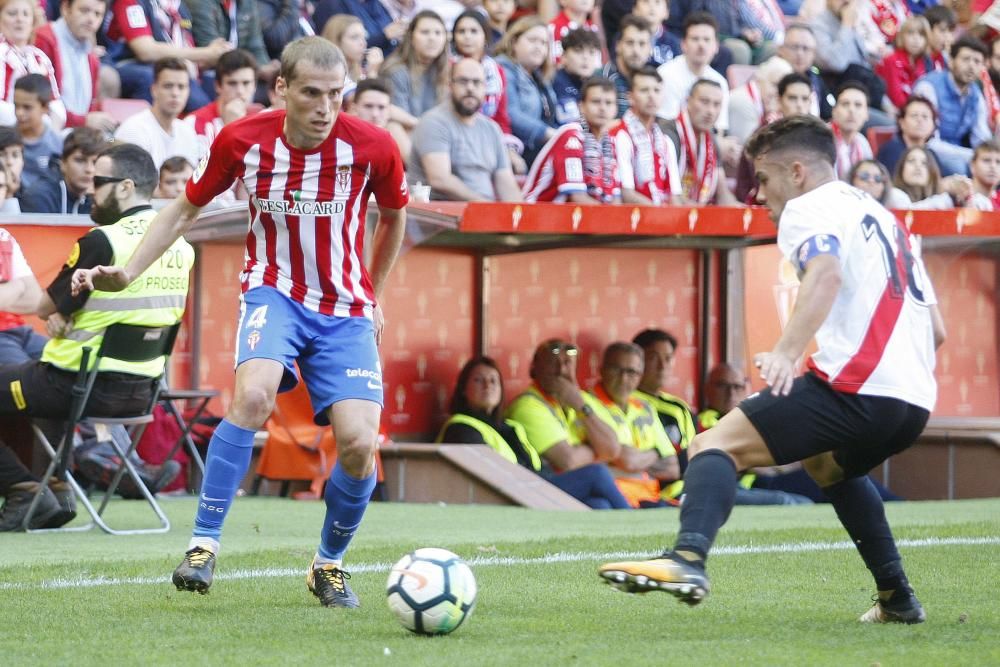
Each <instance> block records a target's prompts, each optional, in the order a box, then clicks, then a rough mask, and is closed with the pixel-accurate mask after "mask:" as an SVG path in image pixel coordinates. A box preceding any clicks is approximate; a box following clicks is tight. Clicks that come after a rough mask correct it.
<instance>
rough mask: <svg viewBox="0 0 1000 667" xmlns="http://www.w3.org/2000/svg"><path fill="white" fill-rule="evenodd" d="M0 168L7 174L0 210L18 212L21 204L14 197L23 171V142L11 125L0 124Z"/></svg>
mask: <svg viewBox="0 0 1000 667" xmlns="http://www.w3.org/2000/svg"><path fill="white" fill-rule="evenodd" d="M0 168H2V169H4V171H6V175H7V189H6V191H5V192H4V193H3V199H0V211H2V212H4V213H20V212H21V204H20V201H19V200H18V199H16V197H17V195H18V193H19V192H20V191H21V174H22V172H24V142H23V141H22V140H21V135H20V134H18V131H17V130H16V129H14V128H13V127H6V126H0Z"/></svg>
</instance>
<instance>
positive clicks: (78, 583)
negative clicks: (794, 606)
mask: <svg viewBox="0 0 1000 667" xmlns="http://www.w3.org/2000/svg"><path fill="white" fill-rule="evenodd" d="M896 544H897V545H898V546H900V547H903V548H918V547H941V546H982V545H1000V536H991V537H923V538H918V539H902V540H897V541H896ZM853 548H854V544H853V543H851V542H848V541H842V542H786V543H784V544H759V545H755V544H739V545H732V546H720V547H718V548H716V549H712V556H713V557H714V556H738V555H746V554H771V553H804V552H808V551H838V550H846V549H853ZM651 555H652V552H650V551H607V552H597V551H571V552H565V551H564V552H558V553H554V554H547V555H545V556H532V557H523V556H474V557H473V558H470V559H468V560H467V562H468V563H469V565H471V566H472V567H493V566H496V565H546V564H549V563H577V562H580V561H606V560H614V559H620V558H624V559H630V558H649V557H650V556H651ZM391 567H392V563H357V564H354V565H350V564H348V569H349V570H350V572H352V573H358V572H388V571H389V569H390V568H391ZM303 576H305V568H304V567H299V568H288V567H281V568H277V567H269V568H261V569H257V568H252V569H245V568H242V569H237V570H230V571H228V572H220V573H219V574H217V575H215V580H216V581H235V580H242V579H253V578H258V577H303ZM168 583H170V577H168V576H163V577H61V578H58V579H50V580H48V581H43V582H41V583H37V584H22V583H16V582H3V583H0V591H6V590H30V589H60V588H92V587H95V586H129V585H146V584H168Z"/></svg>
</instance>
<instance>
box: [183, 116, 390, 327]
mask: <svg viewBox="0 0 1000 667" xmlns="http://www.w3.org/2000/svg"><path fill="white" fill-rule="evenodd" d="M284 122H285V112H284V111H270V112H267V113H260V114H256V115H254V116H248V117H246V118H242V119H240V120H237V121H234V122H232V123H230V124H229V125H226V126H225V127H223V128H222V131H221V132H220V133H219V135H218V137H216V139H215V142H214V143H213V144H212V147H211V150H210V151H209V153H208V155H207V156H206V157H205V159H204V160H202V162H201V164H200V165H199V167H198V169H197V170H195V173H194V175H193V176H192V177H191V180H190V181H188V185H187V198H188V200H189V201H191V203H193V204H195V205H196V206H204V205H206V204H208V203H209V202H210V201H211V200H212V199H213V198H214V197H216V196H217V195H219V194H221V193H222V192H225V191H226V190H227V189H229V187H230V186H232V184H233V182H234V181H235V180H236V179H237V178H238V179H240V180H242V181H243V185H244V186H245V187H246V189H247V192H248V193H250V202H249V206H250V230H249V232H248V233H247V239H246V253H245V264H244V267H243V272H242V273H241V274H240V282H241V284H242V289H243V291H244V292H246V291H247V290H249V289H252V288H254V287H259V286H261V285H267V286H271V287H274V288H275V289H277V290H278V291H279V292H281V293H282V294H284V295H286V296H287V297H289V298H291V299H292V300H294V301H297V302H299V303H301V304H302V305H304V306H305V307H306V308H308V309H310V310H313V311H316V312H319V313H323V314H327V315H336V316H338V317H348V316H351V317H356V316H365V317H370V316H371V311H372V308H373V306H374V305H375V293H374V291H373V289H372V283H371V279H370V278H369V276H368V271H367V270H366V268H365V266H364V263H363V261H362V258H363V256H364V236H365V214H366V212H367V208H368V198H369V196H370V195H372V194H374V195H375V200H376V201H377V202H378V204H379V206H384V207H386V208H391V209H400V208H403V207H404V206H406V203H407V201H408V200H409V192H408V190H407V186H406V178H405V177H404V174H403V162H402V159H401V158H400V156H399V149H398V148H396V142H395V141H393V140H392V137H391V136H389V133H388V132H386V131H385V130H382V129H379V128H377V127H375V126H374V125H371V124H370V123H366V122H365V121H363V120H361V119H359V118H356V117H354V116H349V115H347V114H344V113H341V114H339V115H338V116H337V121H336V123H334V126H333V130H332V131H331V132H330V136H328V137H327V138H326V140H325V141H324V142H323V143H322V144H320V145H319V146H318V147H317V148H315V149H312V150H310V151H303V150H299V149H296V148H293V147H291V146H290V145H289V144H288V143H287V142H286V141H285V138H284V134H283V131H282V128H283V126H284Z"/></svg>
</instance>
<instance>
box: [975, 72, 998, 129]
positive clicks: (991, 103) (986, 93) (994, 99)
mask: <svg viewBox="0 0 1000 667" xmlns="http://www.w3.org/2000/svg"><path fill="white" fill-rule="evenodd" d="M979 80H980V82H981V83H982V84H983V97H985V98H986V120H988V121H989V123H990V131H992V132H996V131H997V114H1000V96H998V95H997V89H996V88H994V87H993V81H992V80H991V79H990V72H989V69H988V68H986V67H984V68H983V69H982V70H980V72H979Z"/></svg>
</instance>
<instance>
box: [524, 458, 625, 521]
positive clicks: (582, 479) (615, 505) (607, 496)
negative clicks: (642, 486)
mask: <svg viewBox="0 0 1000 667" xmlns="http://www.w3.org/2000/svg"><path fill="white" fill-rule="evenodd" d="M542 476H543V477H544V478H545V479H546V480H548V481H549V483H551V484H552V485H553V486H555V487H557V488H559V489H561V490H563V491H565V492H566V493H568V494H569V495H571V496H573V497H574V498H576V499H577V500H579V501H580V502H582V503H584V504H585V505H587V507H590V508H591V509H595V510H612V509H613V510H627V509H632V507H631V505H629V504H628V501H627V500H625V496H623V495H622V492H621V491H619V490H618V486H616V485H615V478H614V477H612V476H611V471H610V470H608V466H606V465H604V464H603V463H591V464H590V465H586V466H584V467H582V468H577V469H575V470H567V471H566V472H562V473H558V474H544V475H542Z"/></svg>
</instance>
